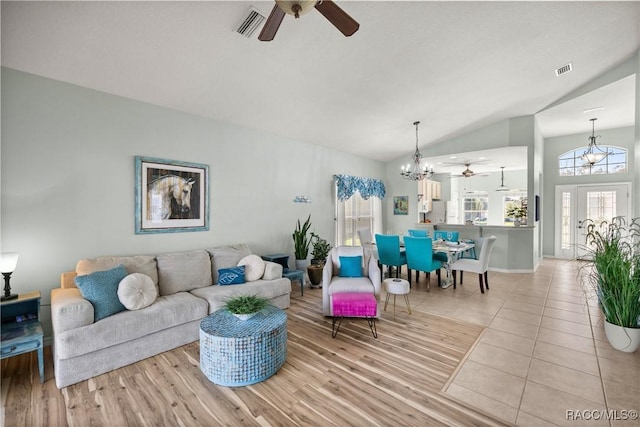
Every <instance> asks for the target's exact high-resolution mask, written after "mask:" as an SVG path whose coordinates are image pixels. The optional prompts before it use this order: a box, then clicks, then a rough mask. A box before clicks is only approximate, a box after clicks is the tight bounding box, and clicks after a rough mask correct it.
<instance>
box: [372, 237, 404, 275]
mask: <svg viewBox="0 0 640 427" xmlns="http://www.w3.org/2000/svg"><path fill="white" fill-rule="evenodd" d="M376 249H377V250H378V260H379V262H380V264H382V265H386V266H387V268H388V269H389V277H391V267H392V266H393V267H396V277H400V270H401V269H402V266H403V265H405V264H406V263H407V255H406V253H405V251H401V250H400V236H397V235H386V234H376ZM409 281H411V276H409Z"/></svg>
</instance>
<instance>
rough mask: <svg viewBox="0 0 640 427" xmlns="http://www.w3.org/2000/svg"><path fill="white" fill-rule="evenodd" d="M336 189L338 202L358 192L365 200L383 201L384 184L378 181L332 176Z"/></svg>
mask: <svg viewBox="0 0 640 427" xmlns="http://www.w3.org/2000/svg"><path fill="white" fill-rule="evenodd" d="M333 179H335V181H336V186H337V187H338V200H340V201H341V202H343V201H345V200H347V199H348V198H349V197H351V196H353V193H355V192H356V191H359V192H360V196H362V198H363V199H365V200H367V199H368V198H369V197H371V196H375V197H378V198H380V199H383V198H384V196H385V189H384V184H383V183H382V181H381V180H379V179H374V178H362V177H359V176H351V175H334V176H333Z"/></svg>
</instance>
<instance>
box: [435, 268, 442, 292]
mask: <svg viewBox="0 0 640 427" xmlns="http://www.w3.org/2000/svg"><path fill="white" fill-rule="evenodd" d="M436 276H438V287H439V288H440V287H442V278H441V276H440V269H437V270H436Z"/></svg>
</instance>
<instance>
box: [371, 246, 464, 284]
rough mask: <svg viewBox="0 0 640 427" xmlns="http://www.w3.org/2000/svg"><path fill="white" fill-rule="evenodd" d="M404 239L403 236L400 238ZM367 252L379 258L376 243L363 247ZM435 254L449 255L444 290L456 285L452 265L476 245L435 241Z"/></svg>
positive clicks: (402, 247) (445, 263) (445, 266)
mask: <svg viewBox="0 0 640 427" xmlns="http://www.w3.org/2000/svg"><path fill="white" fill-rule="evenodd" d="M400 238H401V239H402V236H400ZM363 246H364V248H365V251H368V252H369V253H370V254H371V255H372V256H373V257H374V258H376V259H377V258H378V251H377V249H376V245H375V243H369V244H365V245H363ZM432 247H433V252H434V253H436V252H443V253H445V254H446V255H447V261H446V262H444V263H443V266H444V268H445V270H446V272H447V277H446V279H445V280H444V281H441V285H440V287H441V288H443V289H446V288H448V287H449V286H451V285H454V288H455V283H454V281H453V274H452V273H451V264H453V263H454V262H455V261H457V260H458V259H459V258H460V257H461V256H462V254H463V253H464V252H467V251H469V250H471V249H473V248H474V247H475V244H474V243H472V242H466V241H461V242H449V241H446V240H434V241H433V245H432ZM400 250H401V251H404V242H402V240H400Z"/></svg>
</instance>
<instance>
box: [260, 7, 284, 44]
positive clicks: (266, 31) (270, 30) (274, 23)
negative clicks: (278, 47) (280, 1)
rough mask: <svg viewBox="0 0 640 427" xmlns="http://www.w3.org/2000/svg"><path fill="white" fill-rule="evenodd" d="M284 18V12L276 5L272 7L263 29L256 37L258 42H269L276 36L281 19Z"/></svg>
mask: <svg viewBox="0 0 640 427" xmlns="http://www.w3.org/2000/svg"><path fill="white" fill-rule="evenodd" d="M283 18H284V11H283V10H282V9H280V8H279V7H278V5H277V4H276V5H275V6H273V9H272V10H271V14H270V15H269V17H268V18H267V22H265V24H264V27H262V31H260V35H259V36H258V40H260V41H262V42H270V41H271V40H273V38H274V37H275V36H276V33H277V32H278V28H280V24H281V23H282V19H283Z"/></svg>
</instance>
